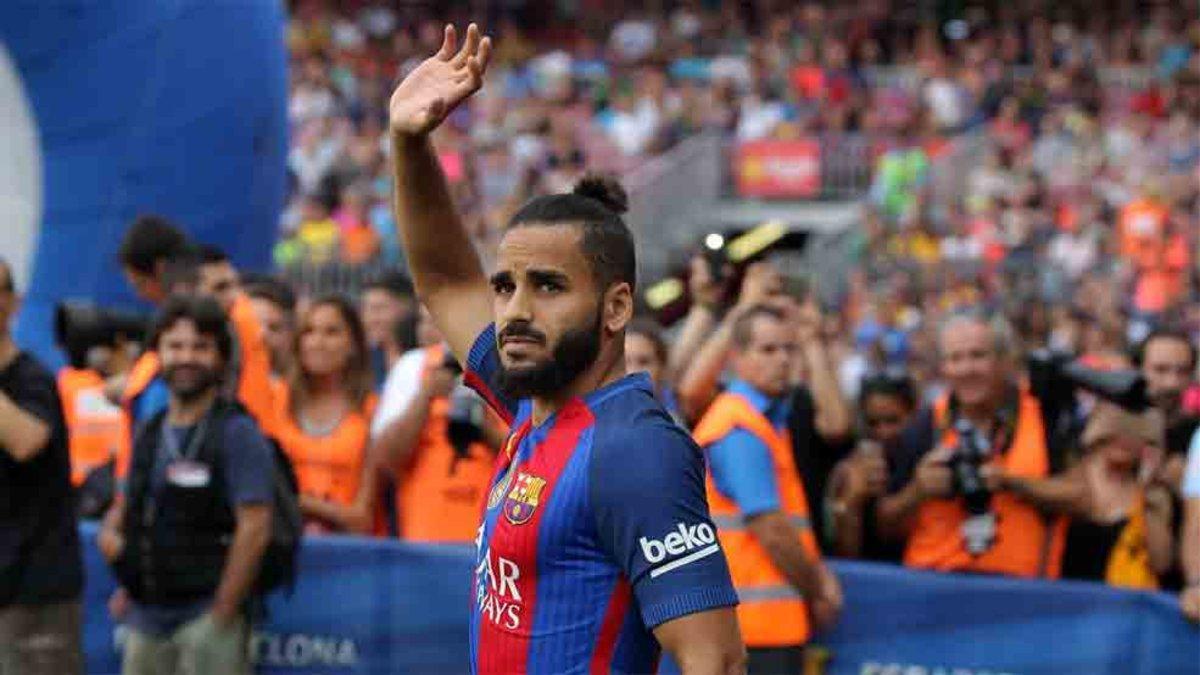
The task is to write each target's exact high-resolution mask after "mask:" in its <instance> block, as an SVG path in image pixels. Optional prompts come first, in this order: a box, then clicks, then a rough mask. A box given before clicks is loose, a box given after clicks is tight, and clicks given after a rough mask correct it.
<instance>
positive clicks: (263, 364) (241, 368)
mask: <svg viewBox="0 0 1200 675" xmlns="http://www.w3.org/2000/svg"><path fill="white" fill-rule="evenodd" d="M229 324H230V327H231V328H232V329H233V332H234V336H235V337H236V338H237V346H238V348H239V351H238V358H240V359H241V360H240V363H239V364H238V383H237V399H238V401H239V402H241V404H242V405H243V406H245V408H246V411H247V412H249V413H250V416H251V417H253V418H254V419H255V421H257V422H258V426H259V427H260V428H261V429H262V431H263V433H264V434H266V435H268V436H274V435H275V427H276V425H277V424H278V422H277V419H276V410H277V409H276V407H275V397H274V392H273V389H272V388H271V386H270V383H271V352H270V350H268V349H267V343H266V342H265V341H264V340H263V329H262V323H261V322H260V321H259V319H258V313H257V312H255V311H254V303H253V302H251V300H250V298H249V297H248V296H247V295H246V294H244V293H239V294H238V296H237V299H236V300H234V301H233V305H232V306H231V307H230V308H229Z"/></svg>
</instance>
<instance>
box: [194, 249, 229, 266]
mask: <svg viewBox="0 0 1200 675" xmlns="http://www.w3.org/2000/svg"><path fill="white" fill-rule="evenodd" d="M196 250H197V251H199V252H200V262H201V263H202V264H204V265H216V264H217V263H227V262H229V256H227V255H225V251H223V250H222V249H221V247H220V246H213V245H212V244H200V245H199V246H197V247H196Z"/></svg>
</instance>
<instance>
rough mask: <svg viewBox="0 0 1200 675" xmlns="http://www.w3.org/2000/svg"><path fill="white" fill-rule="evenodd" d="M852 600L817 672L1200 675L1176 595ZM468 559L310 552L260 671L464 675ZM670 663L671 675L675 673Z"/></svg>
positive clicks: (847, 565) (278, 616)
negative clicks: (457, 674)
mask: <svg viewBox="0 0 1200 675" xmlns="http://www.w3.org/2000/svg"><path fill="white" fill-rule="evenodd" d="M81 531H82V533H83V537H84V542H85V547H84V548H85V561H86V565H87V575H88V576H87V580H88V583H87V589H86V592H85V593H86V594H85V605H86V607H85V613H86V617H85V628H84V645H85V650H86V653H87V665H88V668H87V672H88V673H92V674H93V675H104V674H108V673H117V672H119V671H120V665H119V664H120V649H121V642H122V639H123V636H122V631H121V629H120V628H119V627H118V626H116V625H114V623H113V622H112V620H111V619H110V618H109V615H108V609H107V601H108V598H109V596H110V594H111V593H112V591H113V579H112V576H111V575H110V574H109V572H108V568H107V567H106V565H105V564H104V562H103V560H102V559H101V557H100V554H99V551H97V549H96V547H95V533H96V528H95V526H94V525H84V526H82V530H81ZM833 567H834V570H835V571H836V572H837V575H838V577H839V578H840V579H841V580H842V585H843V586H844V587H845V592H846V611H845V614H844V615H843V617H842V620H841V623H840V624H839V625H838V627H837V628H836V629H835V630H834V631H832V632H830V633H828V634H825V635H821V636H819V639H817V640H816V643H817V644H818V645H819V646H820V650H819V652H820V654H821V656H822V657H823V658H820V659H816V660H817V661H824V663H823V665H814V666H813V667H812V669H811V670H812V674H811V675H818V674H820V673H828V674H831V675H852V674H853V675H1001V674H1012V675H1017V674H1022V675H1035V674H1045V675H1049V674H1051V673H1054V674H1056V675H1062V674H1074V673H1077V674H1079V675H1152V674H1162V675H1168V674H1169V675H1179V674H1185V675H1186V674H1188V673H1196V674H1200V628H1197V627H1196V626H1193V625H1190V624H1188V623H1187V622H1186V621H1184V620H1183V619H1182V618H1181V616H1180V614H1179V608H1178V605H1177V603H1176V601H1175V598H1173V597H1171V596H1168V595H1165V594H1154V593H1132V592H1125V591H1118V590H1114V589H1110V588H1106V587H1103V586H1098V585H1092V584H1083V583H1073V582H1054V583H1050V582H1031V581H1017V580H1010V579H996V578H985V577H968V576H956V575H938V574H930V573H921V572H912V571H908V570H904V569H898V568H894V567H888V566H883V565H875V564H869V563H858V562H841V561H837V562H834V563H833ZM471 568H472V553H471V550H470V548H468V547H438V546H427V545H415V544H403V543H399V542H395V541H379V540H370V539H359V538H350V537H329V538H321V539H309V540H307V541H305V542H304V547H303V550H302V551H301V555H300V575H299V581H298V582H297V584H296V587H295V588H294V589H293V591H292V593H291V594H290V596H289V595H286V594H283V593H276V594H275V595H274V596H272V597H271V598H270V599H269V602H268V611H269V616H268V618H267V619H266V621H265V622H264V623H263V624H262V625H261V626H260V627H259V628H258V630H257V631H256V633H255V636H254V639H253V643H252V645H251V647H252V650H253V656H254V659H255V660H256V662H257V663H258V672H260V673H271V674H279V675H283V674H289V675H290V674H297V675H300V674H305V675H340V674H343V673H345V674H348V673H372V674H374V673H380V674H382V673H389V674H391V673H465V672H467V670H468V666H467V607H468V604H467V603H468V602H469V600H470V591H469V587H470V579H471V572H472V569H471ZM667 669H669V665H665V666H664V670H667Z"/></svg>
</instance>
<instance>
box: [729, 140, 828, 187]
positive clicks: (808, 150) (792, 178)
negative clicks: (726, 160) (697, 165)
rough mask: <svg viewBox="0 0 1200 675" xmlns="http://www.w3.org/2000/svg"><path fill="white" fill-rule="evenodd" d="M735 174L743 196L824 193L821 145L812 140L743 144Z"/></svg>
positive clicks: (738, 154) (738, 155) (737, 156)
mask: <svg viewBox="0 0 1200 675" xmlns="http://www.w3.org/2000/svg"><path fill="white" fill-rule="evenodd" d="M733 162H734V166H733V173H734V175H735V176H736V177H737V190H738V194H739V195H741V196H743V197H782V198H791V199H796V198H804V197H815V196H817V194H818V193H819V192H820V190H821V146H820V144H819V143H817V141H815V140H812V139H800V140H794V141H754V142H750V143H742V144H741V145H739V146H738V148H737V152H736V154H735V155H734V160H733Z"/></svg>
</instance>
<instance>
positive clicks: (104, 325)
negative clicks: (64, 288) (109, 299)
mask: <svg viewBox="0 0 1200 675" xmlns="http://www.w3.org/2000/svg"><path fill="white" fill-rule="evenodd" d="M149 325H150V322H149V319H148V318H147V317H146V316H144V315H142V314H139V313H137V312H130V311H125V310H119V309H111V308H107V307H98V306H96V305H94V304H92V303H89V302H76V301H67V302H60V303H58V306H57V307H55V309H54V339H55V341H56V342H57V343H58V345H59V346H60V347H62V349H63V351H65V352H66V354H67V360H68V361H69V362H70V363H71V366H72V367H74V368H86V367H87V366H88V352H89V351H91V350H92V349H93V348H95V347H116V346H117V345H118V344H119V343H120V342H122V341H125V342H136V343H140V342H144V341H145V339H146V333H147V330H148V328H149Z"/></svg>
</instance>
